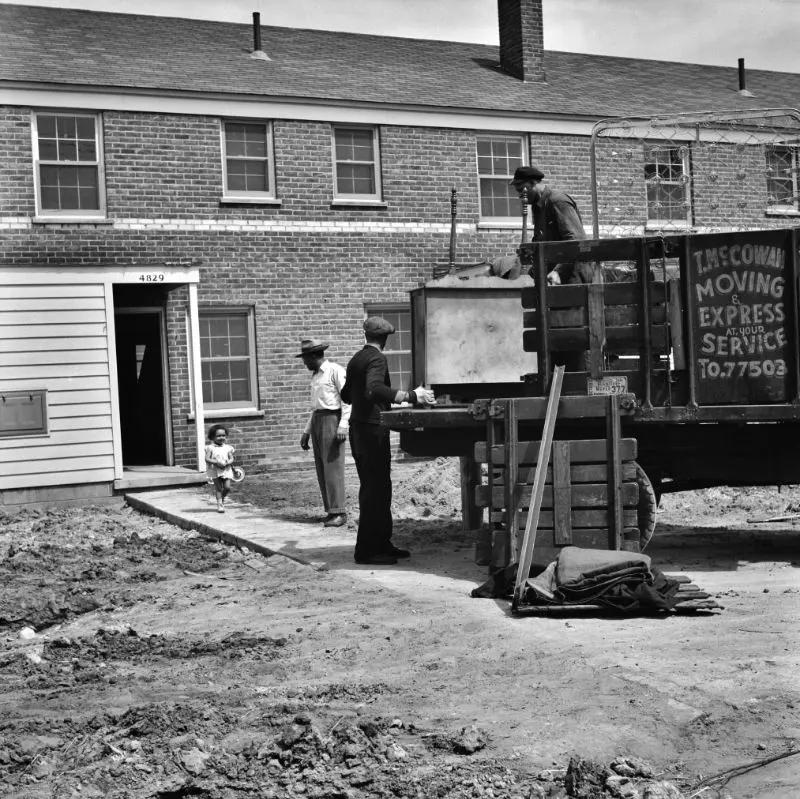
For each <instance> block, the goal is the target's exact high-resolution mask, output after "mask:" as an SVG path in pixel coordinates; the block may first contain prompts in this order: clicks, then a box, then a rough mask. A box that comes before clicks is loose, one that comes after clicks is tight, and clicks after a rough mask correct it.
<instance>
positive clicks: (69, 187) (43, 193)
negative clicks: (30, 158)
mask: <svg viewBox="0 0 800 799" xmlns="http://www.w3.org/2000/svg"><path fill="white" fill-rule="evenodd" d="M33 153H34V162H35V163H34V169H35V177H36V213H37V215H39V216H61V217H97V216H104V214H105V208H104V206H105V196H104V189H103V175H102V146H101V136H100V118H99V117H98V116H95V115H93V114H51V113H40V114H34V116H33Z"/></svg>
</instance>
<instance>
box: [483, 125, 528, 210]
mask: <svg viewBox="0 0 800 799" xmlns="http://www.w3.org/2000/svg"><path fill="white" fill-rule="evenodd" d="M477 148H478V181H479V186H480V198H481V219H491V220H494V221H508V222H514V223H519V218H520V214H521V213H522V205H521V203H520V199H519V196H518V195H517V191H516V189H515V188H514V187H513V186H510V185H509V182H510V181H511V179H512V178H513V177H514V171H515V170H516V168H517V167H518V166H524V165H525V163H526V158H525V150H526V148H525V138H524V137H523V136H502V135H488V134H487V135H482V136H478V139H477Z"/></svg>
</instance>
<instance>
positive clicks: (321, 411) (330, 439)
mask: <svg viewBox="0 0 800 799" xmlns="http://www.w3.org/2000/svg"><path fill="white" fill-rule="evenodd" d="M329 346H330V345H329V344H328V343H327V342H325V341H320V340H319V339H316V338H307V339H304V340H303V341H301V342H300V352H299V353H298V354H297V355H296V356H295V357H296V358H302V359H303V363H304V364H305V365H306V367H307V368H308V370H309V371H310V372H312V373H313V374H312V377H311V406H312V411H311V415H310V416H309V418H308V421H307V422H306V426H305V429H304V430H303V435H302V436H301V437H300V446H301V447H302V448H303V449H308V448H309V441H310V442H311V446H312V447H313V450H314V464H315V465H316V467H317V481H318V482H319V491H320V494H322V504H323V505H324V506H325V513H326V514H327V516H326V517H325V522H324V524H325V527H341V526H342V525H343V524H345V523H346V522H347V511H346V509H345V493H344V442H345V440H346V439H347V433H348V430H349V426H350V425H349V422H350V410H351V408H350V405H348V404H347V403H346V402H342V388H344V381H345V369H344V367H343V366H340V365H339V364H338V363H334V362H333V361H329V360H328V359H327V358H326V357H325V350H326V349H328V347H329Z"/></svg>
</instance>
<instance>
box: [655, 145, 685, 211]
mask: <svg viewBox="0 0 800 799" xmlns="http://www.w3.org/2000/svg"><path fill="white" fill-rule="evenodd" d="M689 174H690V173H689V148H688V147H686V146H684V145H680V146H676V145H671V144H646V145H645V153H644V178H645V184H646V186H647V218H648V220H652V221H657V222H671V223H675V222H677V223H680V224H682V225H684V224H687V223H691V212H692V205H691V199H690V196H691V195H690V193H689Z"/></svg>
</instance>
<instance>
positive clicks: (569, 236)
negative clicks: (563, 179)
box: [511, 166, 591, 286]
mask: <svg viewBox="0 0 800 799" xmlns="http://www.w3.org/2000/svg"><path fill="white" fill-rule="evenodd" d="M543 180H544V172H542V170H541V169H538V168H537V167H535V166H521V167H518V168H517V170H516V171H515V172H514V179H513V180H512V181H511V185H512V186H513V187H514V188H515V189H516V190H517V192H518V193H519V196H520V197H522V196H524V195H525V194H526V193H527V197H528V201H529V202H530V204H531V216H532V218H533V240H534V241H570V240H573V239H585V238H586V231H585V230H584V229H583V221H582V220H581V214H580V211H578V206H577V204H576V202H575V200H573V199H572V197H570V196H569V194H567V193H565V192H563V191H558V190H557V189H551V188H550V187H549V186H547V185H546V184H545V183H543V182H542V181H543ZM585 267H586V268H587V269H588V270H589V272H587V273H586V274H583V272H584V264H583V262H580V263H579V264H578V268H577V270H576V268H575V264H574V263H564V264H557V265H556V267H555V268H554V269H553V270H552V271H551V272H550V274H548V275H547V282H548V283H549V284H551V285H556V286H557V285H560V284H561V283H590V282H591V274H590V271H591V266H590V265H589V264H586V265H585ZM576 272H577V274H576ZM586 278H588V279H586Z"/></svg>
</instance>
